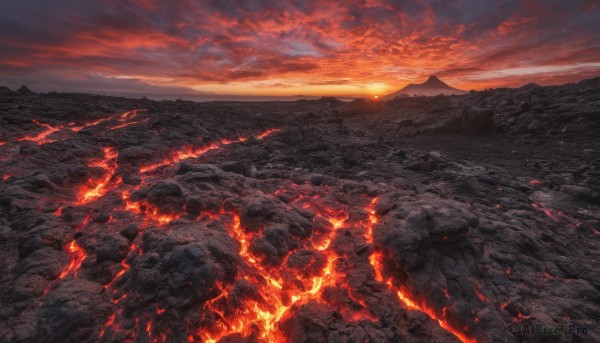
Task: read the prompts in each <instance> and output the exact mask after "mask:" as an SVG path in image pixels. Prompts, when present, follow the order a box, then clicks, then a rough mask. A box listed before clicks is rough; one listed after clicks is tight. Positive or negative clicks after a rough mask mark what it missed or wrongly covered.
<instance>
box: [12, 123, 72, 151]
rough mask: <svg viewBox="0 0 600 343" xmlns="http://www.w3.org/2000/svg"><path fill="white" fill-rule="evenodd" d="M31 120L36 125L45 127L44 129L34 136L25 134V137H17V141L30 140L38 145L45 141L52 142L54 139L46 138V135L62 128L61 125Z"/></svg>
mask: <svg viewBox="0 0 600 343" xmlns="http://www.w3.org/2000/svg"><path fill="white" fill-rule="evenodd" d="M32 121H33V122H34V123H35V124H36V125H38V126H41V127H45V128H46V130H44V131H42V132H40V133H38V134H37V135H35V136H25V137H22V138H19V139H17V141H19V142H23V141H32V142H35V143H37V144H39V145H42V144H46V143H52V142H54V140H52V139H48V138H47V137H48V136H50V135H51V134H53V133H55V132H57V131H59V130H61V129H62V128H63V127H62V126H52V125H50V124H44V123H40V122H38V121H37V120H32Z"/></svg>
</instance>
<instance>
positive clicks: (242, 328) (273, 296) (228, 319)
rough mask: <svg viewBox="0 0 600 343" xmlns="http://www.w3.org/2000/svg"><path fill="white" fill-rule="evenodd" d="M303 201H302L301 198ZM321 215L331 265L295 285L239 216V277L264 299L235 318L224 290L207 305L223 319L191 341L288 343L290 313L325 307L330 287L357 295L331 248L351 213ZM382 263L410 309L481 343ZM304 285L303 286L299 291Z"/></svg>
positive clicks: (322, 247) (362, 315) (368, 232)
mask: <svg viewBox="0 0 600 343" xmlns="http://www.w3.org/2000/svg"><path fill="white" fill-rule="evenodd" d="M302 198H303V197H299V199H302ZM376 203H377V199H374V200H373V201H372V202H371V203H370V204H369V205H368V206H367V208H366V212H367V214H368V218H367V220H366V221H364V222H362V226H363V227H364V229H365V233H364V238H365V240H366V241H367V242H369V243H373V235H372V233H373V226H374V225H375V224H377V223H378V221H379V218H378V217H377V214H376V212H375V205H376ZM303 207H304V208H312V206H311V205H310V203H307V206H303ZM317 216H320V217H322V218H324V219H326V220H327V221H328V222H329V224H330V225H331V227H332V228H333V230H331V231H330V232H329V233H328V234H327V236H326V237H325V238H324V239H322V240H321V241H320V242H318V243H315V242H313V248H315V249H316V250H319V251H321V252H322V253H324V254H325V256H326V259H327V262H326V264H325V266H324V267H323V268H322V270H321V272H320V274H319V275H316V276H308V277H307V276H303V275H298V273H296V274H293V278H295V280H293V281H292V282H290V280H289V277H290V276H289V275H290V273H294V272H293V271H288V270H286V267H285V261H286V259H287V257H286V258H285V259H284V261H283V262H282V264H281V265H282V267H281V268H280V269H279V270H277V269H275V268H265V267H263V266H262V264H261V263H260V262H259V258H258V257H257V256H254V255H253V254H252V253H251V252H250V251H249V249H250V244H251V241H252V239H253V237H254V234H253V233H248V232H246V231H245V230H244V228H242V226H241V224H240V218H239V216H238V215H237V214H235V213H233V214H232V218H233V219H232V223H231V224H230V225H229V226H228V229H229V232H230V235H231V236H232V237H233V238H235V239H236V240H237V241H238V242H239V244H240V251H239V256H240V257H241V258H242V260H243V261H244V264H245V265H246V266H247V267H248V268H242V270H243V272H241V273H240V275H238V278H240V279H245V280H247V281H248V282H250V283H251V284H252V285H256V286H257V287H258V290H259V294H260V300H248V301H246V303H245V306H244V307H243V308H240V309H237V310H236V312H235V313H228V314H225V313H224V312H223V310H221V309H220V308H219V305H218V303H219V300H221V299H227V296H228V294H229V291H228V289H223V291H222V294H221V296H220V297H217V298H215V299H212V300H211V301H209V302H207V303H206V304H205V307H206V308H207V309H209V310H210V311H212V312H213V313H215V314H217V315H218V318H219V320H217V322H216V323H215V325H214V326H213V327H211V328H208V329H201V330H198V332H197V333H195V334H190V336H189V337H188V341H189V342H195V341H198V340H200V341H202V342H205V343H216V342H218V341H219V340H221V339H222V338H224V337H226V336H228V335H231V334H234V333H237V334H242V335H245V336H248V335H250V334H252V333H254V334H255V335H258V337H257V338H259V339H260V341H264V342H285V341H286V339H285V337H284V336H283V334H282V333H281V332H280V331H279V326H278V324H279V322H280V321H281V320H282V319H284V318H286V314H287V313H289V311H290V309H292V308H295V307H297V306H301V305H303V304H305V303H307V302H309V301H317V302H322V301H323V300H322V299H321V297H322V292H323V290H324V289H325V288H326V287H330V286H334V287H344V288H346V289H347V290H348V291H349V294H351V289H350V288H349V287H348V286H347V285H346V284H345V283H344V282H343V279H344V275H338V274H337V272H336V268H335V261H336V260H337V259H338V256H337V254H336V253H335V252H333V251H330V250H329V246H330V243H331V241H332V240H333V239H334V238H335V235H336V234H337V231H338V230H339V229H341V228H346V227H348V225H351V224H352V223H349V222H348V220H349V214H348V213H347V212H345V211H333V210H331V209H319V210H317ZM382 259H383V255H382V254H381V253H380V252H377V251H374V252H373V253H372V254H371V256H369V262H370V264H371V266H372V267H373V270H374V273H375V277H376V279H377V280H378V281H380V282H382V283H383V284H385V285H386V287H387V288H388V289H389V290H390V291H392V292H393V293H394V294H395V295H396V296H397V297H398V300H400V301H401V302H402V303H403V304H404V305H405V306H406V307H407V308H408V309H409V310H417V311H421V312H423V313H425V314H427V315H428V316H429V317H430V318H431V319H432V320H434V321H436V322H437V323H438V324H439V325H440V327H442V328H443V329H445V330H446V331H448V332H450V333H451V334H453V335H454V336H456V337H457V338H458V339H459V340H461V341H462V342H468V343H471V342H476V341H475V340H474V339H472V338H469V337H468V336H467V335H466V334H464V333H463V332H461V331H460V330H458V329H456V328H455V327H453V326H452V325H450V324H449V323H448V322H447V320H446V318H445V313H446V309H445V308H444V309H443V310H442V314H441V315H440V314H438V313H436V311H434V310H433V309H432V308H431V307H429V306H427V305H426V304H425V303H423V302H419V301H417V300H415V299H414V297H412V296H411V295H410V293H409V292H408V291H407V290H405V289H402V288H400V287H396V286H394V285H393V283H392V278H389V280H388V281H387V282H384V277H383V260H382ZM284 275H285V277H284ZM298 283H299V284H301V285H302V286H301V287H298V286H294V285H297V284H298ZM357 302H359V303H361V304H364V302H363V301H361V300H360V299H357ZM347 320H376V319H375V318H373V316H371V315H370V313H369V312H368V311H366V310H363V311H358V312H357V313H355V314H351V315H350V316H349V318H347ZM256 327H259V328H260V330H259V332H258V333H256Z"/></svg>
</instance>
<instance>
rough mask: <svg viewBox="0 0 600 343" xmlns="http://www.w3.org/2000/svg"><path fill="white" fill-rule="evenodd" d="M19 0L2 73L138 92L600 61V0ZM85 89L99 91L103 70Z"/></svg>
mask: <svg viewBox="0 0 600 343" xmlns="http://www.w3.org/2000/svg"><path fill="white" fill-rule="evenodd" d="M6 7H7V8H6V9H5V10H4V11H3V13H2V14H0V43H1V44H0V46H2V47H0V75H1V76H0V82H1V83H4V84H7V85H9V86H18V85H19V83H24V82H27V83H28V84H29V85H30V87H32V88H34V89H36V88H37V89H40V90H50V88H49V87H50V86H51V85H54V86H56V87H62V88H63V89H59V90H73V89H72V88H74V87H76V86H75V85H77V87H81V85H82V82H92V81H97V80H98V77H97V75H102V77H103V80H104V81H103V85H104V88H109V87H108V85H109V84H115V87H117V86H118V87H119V89H120V90H121V91H126V90H127V82H129V83H130V88H131V89H130V90H129V93H132V94H133V93H135V91H136V89H140V84H144V85H146V86H147V87H145V88H144V89H152V90H153V92H157V93H160V92H161V91H160V89H164V92H168V93H169V94H170V92H172V91H173V90H180V91H182V90H183V91H184V93H185V94H188V93H189V94H194V93H197V92H202V93H217V94H230V95H234V96H239V95H261V94H264V95H297V94H304V95H346V96H361V95H367V94H379V93H384V92H391V91H393V90H394V89H397V88H400V87H402V86H404V85H406V84H407V83H410V82H418V81H422V80H423V79H425V78H426V77H427V76H428V75H430V74H439V75H440V76H443V78H444V80H446V81H448V82H449V83H451V84H453V85H455V86H458V87H462V88H465V89H471V88H476V89H481V88H487V87H497V86H519V85H521V84H523V83H528V82H538V83H541V84H544V83H555V82H567V81H575V80H578V79H580V78H584V77H590V76H594V75H597V74H598V73H599V72H600V67H599V66H598V62H600V60H599V59H598V56H599V55H598V51H600V43H599V42H600V39H598V38H600V37H598V36H599V35H600V33H598V30H596V29H595V24H596V23H597V22H598V21H599V19H600V8H599V7H598V6H595V5H594V2H590V1H582V2H580V3H574V4H573V3H569V4H566V3H565V4H562V3H558V4H549V3H546V2H537V1H529V0H528V1H509V2H506V3H505V4H504V5H503V6H501V7H499V6H495V5H494V3H492V2H489V3H488V2H487V1H481V2H476V3H472V4H469V5H467V4H462V3H459V2H437V1H435V2H431V3H429V2H406V3H402V2H398V1H391V0H389V1H387V0H369V1H361V0H350V1H327V0H320V1H316V0H308V1H304V2H296V1H270V0H249V1H244V2H237V1H236V2H229V1H216V0H214V1H213V0H207V1H202V2H197V1H187V0H183V1H175V2H169V3H167V2H162V1H153V0H136V1H132V2H118V1H115V2H113V1H107V2H95V3H79V4H77V5H74V4H72V3H70V2H57V3H54V4H48V3H47V2H42V1H38V2H36V1H33V2H31V3H28V4H19V3H17V2H13V3H10V4H8V5H7V6H6ZM90 75H96V76H93V77H90ZM128 80H129V81H128ZM69 85H72V86H69ZM86 89H89V90H90V91H92V92H93V91H94V86H93V84H89V85H88V86H87V87H86ZM103 91H104V90H103Z"/></svg>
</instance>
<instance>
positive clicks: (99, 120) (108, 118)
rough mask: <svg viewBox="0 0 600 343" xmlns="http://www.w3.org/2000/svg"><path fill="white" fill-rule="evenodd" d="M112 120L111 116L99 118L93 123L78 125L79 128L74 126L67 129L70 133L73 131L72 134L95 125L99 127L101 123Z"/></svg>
mask: <svg viewBox="0 0 600 343" xmlns="http://www.w3.org/2000/svg"><path fill="white" fill-rule="evenodd" d="M112 118H113V117H112V116H110V117H106V118H100V119H98V120H94V121H92V122H89V123H84V124H83V125H79V126H77V125H74V126H71V127H69V129H70V130H71V131H73V132H79V131H81V130H83V129H85V128H88V127H92V126H96V125H99V124H101V123H104V122H105V121H107V120H110V119H112Z"/></svg>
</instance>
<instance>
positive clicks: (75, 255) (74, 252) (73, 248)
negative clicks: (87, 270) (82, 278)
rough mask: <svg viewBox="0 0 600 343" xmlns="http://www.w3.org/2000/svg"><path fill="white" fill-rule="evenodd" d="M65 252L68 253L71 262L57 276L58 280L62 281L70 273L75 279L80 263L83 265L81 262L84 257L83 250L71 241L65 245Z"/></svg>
mask: <svg viewBox="0 0 600 343" xmlns="http://www.w3.org/2000/svg"><path fill="white" fill-rule="evenodd" d="M65 250H67V251H68V252H69V255H70V256H71V262H70V263H69V264H68V265H67V266H66V267H65V268H64V269H63V270H62V272H61V273H60V275H59V276H58V278H59V279H63V278H64V277H66V276H67V275H69V274H70V273H73V276H75V277H76V276H77V272H78V271H79V268H81V263H83V260H84V259H85V257H86V253H85V250H83V248H81V247H80V246H79V245H78V244H77V242H76V241H75V240H72V241H71V242H70V243H69V244H67V246H66V247H65Z"/></svg>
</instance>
